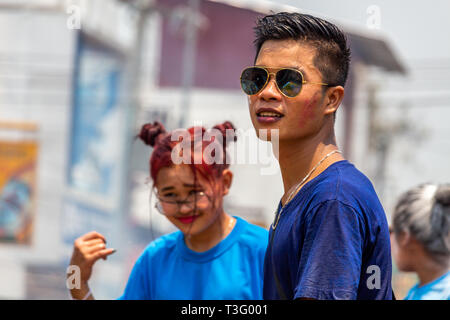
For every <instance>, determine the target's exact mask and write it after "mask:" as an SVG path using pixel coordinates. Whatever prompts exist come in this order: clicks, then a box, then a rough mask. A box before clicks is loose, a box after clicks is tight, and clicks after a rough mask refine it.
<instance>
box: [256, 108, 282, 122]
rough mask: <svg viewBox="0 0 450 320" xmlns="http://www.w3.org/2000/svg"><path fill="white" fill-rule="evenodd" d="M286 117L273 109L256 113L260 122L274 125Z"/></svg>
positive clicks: (264, 109)
mask: <svg viewBox="0 0 450 320" xmlns="http://www.w3.org/2000/svg"><path fill="white" fill-rule="evenodd" d="M283 117H284V115H283V114H282V113H281V112H279V111H277V110H275V109H273V108H260V109H258V110H257V111H256V118H257V119H258V122H262V123H273V122H277V121H279V120H281V118H283Z"/></svg>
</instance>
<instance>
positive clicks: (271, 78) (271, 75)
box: [260, 70, 281, 92]
mask: <svg viewBox="0 0 450 320" xmlns="http://www.w3.org/2000/svg"><path fill="white" fill-rule="evenodd" d="M266 72H267V81H266V84H265V85H264V87H262V89H261V91H260V92H262V91H265V90H267V89H272V88H270V87H271V86H275V88H276V90H278V91H280V88H279V87H278V83H277V78H276V72H269V71H267V70H266ZM271 91H272V90H271ZM280 92H281V91H280Z"/></svg>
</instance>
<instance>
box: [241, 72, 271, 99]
mask: <svg viewBox="0 0 450 320" xmlns="http://www.w3.org/2000/svg"><path fill="white" fill-rule="evenodd" d="M266 81H267V72H266V70H264V69H261V68H247V69H245V70H244V71H242V75H241V87H242V90H243V91H244V92H245V93H246V94H248V95H250V96H251V95H254V94H257V93H258V92H259V91H261V89H262V88H263V87H264V85H265V84H266Z"/></svg>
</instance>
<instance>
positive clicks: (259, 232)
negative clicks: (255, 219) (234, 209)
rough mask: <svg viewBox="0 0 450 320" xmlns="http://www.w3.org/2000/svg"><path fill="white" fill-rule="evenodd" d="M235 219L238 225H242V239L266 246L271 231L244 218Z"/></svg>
mask: <svg viewBox="0 0 450 320" xmlns="http://www.w3.org/2000/svg"><path fill="white" fill-rule="evenodd" d="M235 218H236V219H237V221H238V223H240V224H241V225H242V234H241V237H242V238H243V239H244V240H245V241H246V242H251V243H257V244H264V245H266V242H267V241H268V239H269V231H268V230H267V229H265V228H263V227H261V226H259V225H256V224H254V223H251V222H249V221H247V220H245V219H243V218H240V217H236V216H235Z"/></svg>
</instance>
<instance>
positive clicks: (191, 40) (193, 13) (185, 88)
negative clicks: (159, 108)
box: [178, 0, 200, 128]
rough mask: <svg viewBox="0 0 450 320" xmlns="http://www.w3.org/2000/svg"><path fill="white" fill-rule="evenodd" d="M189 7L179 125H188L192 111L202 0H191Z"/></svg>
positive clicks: (181, 126) (185, 34) (182, 126)
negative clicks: (187, 119)
mask: <svg viewBox="0 0 450 320" xmlns="http://www.w3.org/2000/svg"><path fill="white" fill-rule="evenodd" d="M188 4H189V7H188V10H186V26H185V29H184V30H185V32H184V37H185V39H184V41H185V42H184V51H183V77H182V83H181V86H182V87H181V103H180V107H179V109H178V111H179V112H178V115H179V117H180V118H179V127H180V128H184V127H185V125H186V122H187V121H186V116H189V114H190V111H191V95H192V86H193V82H194V77H195V56H196V52H197V50H196V47H197V29H198V27H199V26H198V25H197V23H198V22H197V21H199V20H198V19H197V17H198V11H199V8H200V0H189V3H188Z"/></svg>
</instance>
